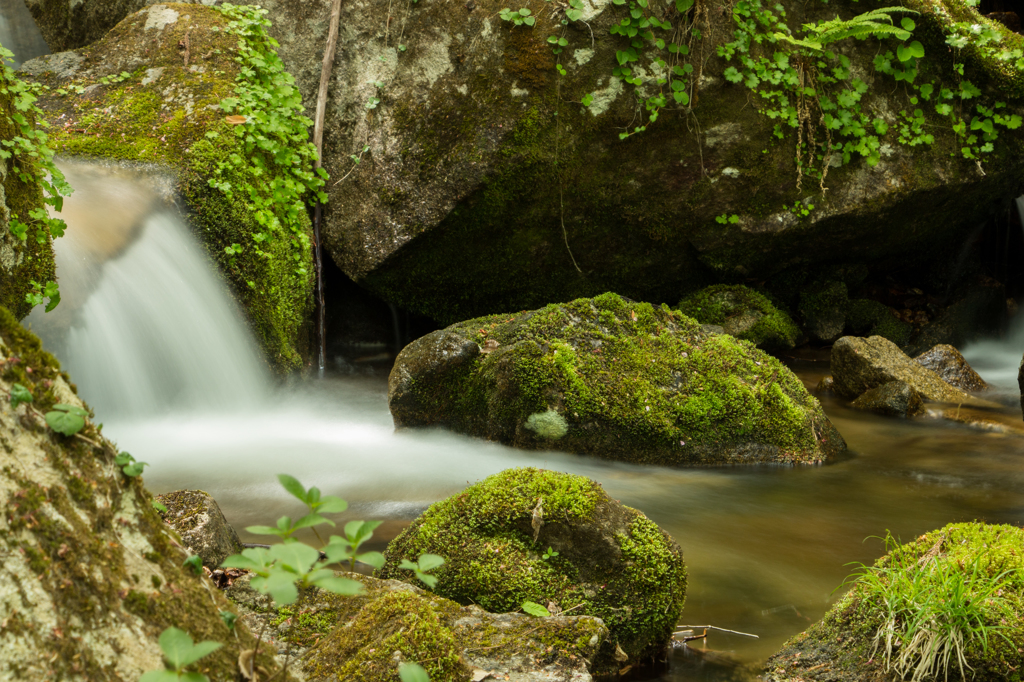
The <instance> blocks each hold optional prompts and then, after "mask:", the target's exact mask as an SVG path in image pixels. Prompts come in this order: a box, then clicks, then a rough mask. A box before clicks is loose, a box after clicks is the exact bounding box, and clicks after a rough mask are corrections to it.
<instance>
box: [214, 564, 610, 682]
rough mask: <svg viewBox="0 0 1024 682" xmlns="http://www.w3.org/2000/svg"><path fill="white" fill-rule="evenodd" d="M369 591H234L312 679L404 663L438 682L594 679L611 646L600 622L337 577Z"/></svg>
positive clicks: (252, 623) (388, 674)
mask: <svg viewBox="0 0 1024 682" xmlns="http://www.w3.org/2000/svg"><path fill="white" fill-rule="evenodd" d="M338 575H339V576H343V577H345V578H349V579H352V580H358V581H359V582H361V583H362V584H363V587H364V591H363V593H362V594H359V595H356V596H341V595H336V594H332V593H330V592H326V591H324V590H320V589H318V588H315V587H314V588H310V589H308V590H305V591H303V593H302V594H301V595H300V596H299V600H298V601H297V602H296V603H295V604H293V605H291V606H288V607H280V608H279V607H277V606H276V605H275V604H274V603H273V602H272V600H271V599H270V597H268V596H266V595H263V594H260V593H259V592H256V591H255V590H253V589H252V588H251V587H249V585H248V579H247V578H242V579H240V580H238V581H236V582H235V583H234V585H232V586H231V587H230V588H228V590H227V595H228V598H230V599H232V600H234V601H236V603H237V604H238V606H239V608H240V609H241V610H242V612H243V614H244V615H243V616H242V618H243V619H244V620H245V622H246V623H247V624H248V625H249V627H250V628H251V629H254V630H260V629H263V628H264V627H266V630H265V631H266V636H267V638H268V641H272V642H274V643H275V645H276V646H277V647H278V649H279V650H280V651H284V650H286V649H290V650H291V654H290V656H291V658H292V660H293V661H299V657H302V660H301V662H300V663H297V664H296V666H295V667H300V668H301V672H302V673H303V677H304V679H305V680H306V681H307V682H337V681H339V680H362V681H363V682H392V681H393V680H397V679H398V675H397V668H398V665H399V664H400V663H401V662H403V661H415V662H420V663H421V664H422V665H423V667H424V668H425V669H426V671H427V673H428V674H429V675H430V679H431V680H444V681H445V682H448V681H450V682H469V681H470V680H471V679H472V680H484V679H488V680H505V679H513V680H518V681H519V682H590V680H591V679H592V677H591V674H590V673H591V671H590V667H591V665H592V663H591V662H592V661H594V660H595V659H596V657H597V654H598V652H599V651H600V650H601V647H602V646H604V645H606V644H607V640H608V628H606V627H605V626H604V624H603V623H602V622H601V620H600V619H599V618H595V617H593V616H584V615H579V614H577V613H573V614H572V615H568V614H567V615H564V616H562V615H558V614H554V615H552V616H551V617H544V618H538V617H533V616H528V615H526V614H523V613H488V612H487V611H484V610H483V609H482V608H480V607H479V606H475V605H469V606H460V605H459V604H456V603H455V602H453V601H451V600H449V599H445V598H444V597H441V596H439V595H436V594H433V593H431V592H427V591H425V590H422V589H420V588H418V587H415V586H413V585H410V584H409V583H404V582H401V581H399V580H379V579H377V578H371V577H368V576H365V575H360V574H357V573H338Z"/></svg>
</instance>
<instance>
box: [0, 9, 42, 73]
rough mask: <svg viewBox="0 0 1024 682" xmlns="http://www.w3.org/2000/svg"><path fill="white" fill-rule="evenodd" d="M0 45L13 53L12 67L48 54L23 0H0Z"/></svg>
mask: <svg viewBox="0 0 1024 682" xmlns="http://www.w3.org/2000/svg"><path fill="white" fill-rule="evenodd" d="M0 45H3V46H4V47H6V48H7V49H8V50H10V51H11V52H13V53H14V63H13V66H14V68H17V67H18V66H20V65H21V64H22V62H27V61H28V60H29V59H35V58H36V57H40V56H42V55H44V54H50V48H49V47H47V45H46V41H44V40H43V36H42V34H41V33H39V29H38V28H37V27H36V22H35V21H33V20H32V15H31V14H30V13H29V11H28V7H26V6H25V2H24V0H0Z"/></svg>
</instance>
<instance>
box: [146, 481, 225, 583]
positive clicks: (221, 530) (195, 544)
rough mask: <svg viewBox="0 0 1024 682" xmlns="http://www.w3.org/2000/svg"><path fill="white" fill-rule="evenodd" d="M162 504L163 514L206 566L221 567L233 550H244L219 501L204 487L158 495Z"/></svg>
mask: <svg viewBox="0 0 1024 682" xmlns="http://www.w3.org/2000/svg"><path fill="white" fill-rule="evenodd" d="M155 499H156V501H157V502H159V503H160V504H161V505H163V509H160V510H159V511H160V517H161V518H162V519H163V520H164V521H165V522H166V523H167V524H168V525H169V526H170V527H171V528H173V529H174V530H175V531H177V533H178V535H179V536H181V542H182V544H184V545H185V548H186V549H187V550H188V551H189V552H190V553H191V554H198V555H199V558H200V559H202V561H203V566H206V567H207V568H209V569H210V570H213V569H215V568H218V567H219V566H220V565H221V563H222V562H223V561H224V560H225V559H227V558H228V557H229V556H231V555H232V554H240V553H241V552H242V543H241V542H240V541H239V539H238V534H237V533H235V529H234V528H232V527H231V526H230V525H229V524H228V521H227V519H225V518H224V513H223V512H222V511H221V510H220V505H218V504H217V501H216V500H215V499H213V498H212V497H210V495H209V493H206V492H203V491H202V490H175V491H173V492H169V493H164V494H163V495H157V496H156V498H155Z"/></svg>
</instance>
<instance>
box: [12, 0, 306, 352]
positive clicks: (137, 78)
mask: <svg viewBox="0 0 1024 682" xmlns="http://www.w3.org/2000/svg"><path fill="white" fill-rule="evenodd" d="M81 4H82V3H72V6H74V5H81ZM85 4H86V5H95V4H97V3H95V2H93V3H85ZM262 21H263V20H262V15H260V14H259V10H257V9H255V8H236V7H234V6H232V5H224V6H223V7H222V10H218V9H214V8H211V7H205V6H203V5H200V4H184V5H179V4H155V5H151V6H149V7H146V8H144V9H142V10H141V11H139V12H137V13H135V14H132V15H130V16H128V17H127V18H125V19H124V20H123V21H122V22H121V23H119V24H118V25H117V26H116V27H114V28H113V29H112V30H110V32H109V33H107V34H106V35H105V36H104V37H103V39H102V40H99V41H98V42H95V43H92V44H90V45H89V46H88V47H83V48H80V49H78V50H76V51H73V52H61V53H58V54H53V55H48V56H44V57H39V58H37V59H33V60H30V61H28V62H26V63H25V64H23V65H22V67H21V70H20V72H21V74H22V75H23V77H26V78H31V79H33V80H35V81H37V82H38V83H41V84H43V85H46V86H47V87H48V88H49V89H48V90H47V91H45V92H44V93H43V94H42V95H41V96H40V98H39V101H38V102H37V104H38V106H39V107H40V108H41V109H42V110H43V112H44V114H45V116H46V117H47V119H48V121H49V123H50V126H51V128H50V138H51V145H52V146H53V147H54V149H55V150H56V151H57V152H58V153H60V154H63V155H66V156H78V157H90V158H99V159H105V160H108V161H110V162H115V163H119V164H123V165H127V166H129V167H131V166H133V165H142V166H143V167H144V168H146V169H147V170H154V169H157V170H160V169H162V170H164V171H165V172H167V173H169V174H170V175H172V176H173V177H174V189H175V190H176V193H177V195H178V196H179V197H180V199H181V203H182V204H183V206H184V209H185V212H186V214H187V218H188V221H189V223H190V224H191V227H192V229H193V232H194V233H195V235H196V237H197V238H198V239H199V241H200V242H201V243H203V244H204V245H205V247H206V250H207V252H208V254H209V255H210V256H211V258H212V259H213V260H214V261H215V262H217V264H218V265H219V266H220V270H221V272H222V273H223V274H224V276H225V279H226V280H227V281H228V283H229V284H230V286H231V289H232V291H233V293H234V294H235V297H236V299H237V300H238V301H239V303H240V304H241V306H242V308H243V309H244V310H245V312H246V313H247V314H248V318H249V322H250V325H251V327H252V329H253V331H254V332H255V333H256V336H257V339H258V340H259V342H260V344H261V346H262V347H263V349H264V351H265V353H266V355H267V357H268V359H269V361H270V364H271V365H272V366H273V367H274V368H276V369H278V370H279V371H286V370H290V369H295V368H299V367H301V366H303V364H304V361H303V355H304V354H306V353H308V341H309V339H308V336H309V334H308V331H309V330H308V326H307V325H308V320H309V317H310V314H311V312H312V302H313V299H312V290H313V261H312V251H311V247H310V243H311V241H310V240H311V236H312V228H311V223H310V220H309V217H308V215H307V212H306V207H305V204H304V200H305V199H306V198H309V197H312V196H313V194H312V192H310V191H308V190H309V189H310V188H313V187H315V186H316V185H317V184H318V183H319V182H320V180H319V179H318V176H316V175H315V174H314V173H313V168H312V161H313V157H314V156H315V152H314V151H313V150H312V147H311V145H309V143H308V137H307V125H308V124H309V119H307V118H305V117H304V116H302V115H301V111H302V105H301V97H300V95H299V92H298V90H296V89H295V88H294V86H293V85H292V83H293V80H292V78H291V76H289V75H288V74H287V73H285V72H283V70H281V67H280V61H279V60H277V57H276V53H275V52H274V43H273V41H272V40H271V39H270V38H269V37H268V36H267V35H266V33H265V32H264V30H263V27H262V25H261V22H262Z"/></svg>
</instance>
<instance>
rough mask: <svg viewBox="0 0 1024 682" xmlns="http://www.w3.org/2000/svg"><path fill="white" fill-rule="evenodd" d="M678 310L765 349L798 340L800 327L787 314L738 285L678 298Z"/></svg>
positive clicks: (786, 346)
mask: <svg viewBox="0 0 1024 682" xmlns="http://www.w3.org/2000/svg"><path fill="white" fill-rule="evenodd" d="M679 311H680V312H681V313H683V314H684V315H688V316H689V317H692V318H693V319H695V320H697V321H698V322H700V323H702V324H716V325H719V326H721V327H722V329H723V330H725V333H726V334H729V335H731V336H735V337H736V338H738V339H744V340H745V341H750V342H751V343H752V344H754V345H755V346H757V347H758V348H763V349H765V350H789V349H790V348H793V347H794V346H795V345H796V344H797V342H798V341H799V340H800V328H799V327H797V326H796V323H795V322H793V319H792V318H791V317H790V316H789V314H788V313H786V312H785V311H784V310H780V309H779V308H777V307H776V306H775V305H774V304H772V302H771V301H769V300H768V297H767V296H765V295H764V294H760V293H758V292H756V291H754V290H753V289H751V288H749V287H745V286H743V285H742V284H733V285H729V284H716V285H714V286H710V287H707V288H705V289H702V290H701V291H698V292H697V293H695V294H692V295H690V296H687V297H686V298H684V299H683V300H682V301H680V302H679Z"/></svg>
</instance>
